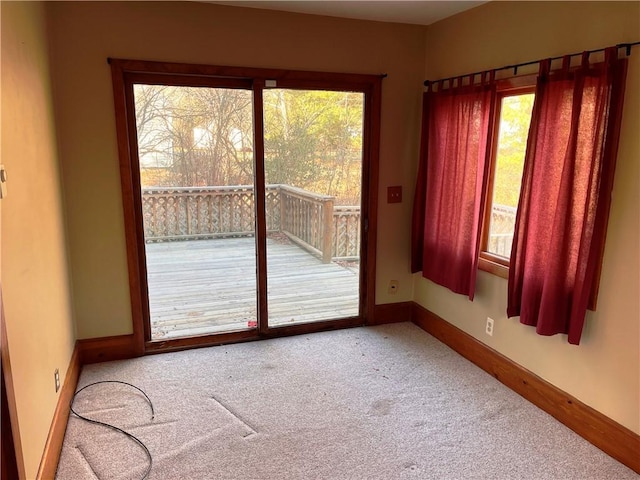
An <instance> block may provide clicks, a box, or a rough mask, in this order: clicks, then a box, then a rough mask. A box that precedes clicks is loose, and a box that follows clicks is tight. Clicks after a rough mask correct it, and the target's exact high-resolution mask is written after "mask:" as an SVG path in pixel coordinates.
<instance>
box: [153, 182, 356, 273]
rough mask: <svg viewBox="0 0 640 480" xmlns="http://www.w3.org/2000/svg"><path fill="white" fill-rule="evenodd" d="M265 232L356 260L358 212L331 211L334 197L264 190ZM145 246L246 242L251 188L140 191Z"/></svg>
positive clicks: (282, 188) (329, 256) (251, 223)
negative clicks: (229, 239) (223, 240)
mask: <svg viewBox="0 0 640 480" xmlns="http://www.w3.org/2000/svg"><path fill="white" fill-rule="evenodd" d="M266 194H267V195H266V202H265V205H266V221H267V231H268V232H269V233H273V232H281V233H284V234H286V235H287V236H288V237H289V238H290V239H291V240H292V241H293V242H295V243H297V244H299V245H300V246H302V247H303V248H305V249H306V250H308V251H310V252H312V253H313V254H315V255H317V256H319V257H320V258H322V260H323V261H324V262H326V263H328V262H331V261H332V260H356V259H357V258H358V256H359V251H360V207H335V206H334V204H333V203H334V197H331V196H328V195H319V194H316V193H313V192H309V191H306V190H303V189H300V188H295V187H291V186H289V185H267V187H266ZM142 212H143V217H144V233H145V241H147V242H161V241H171V240H192V239H198V238H224V237H246V236H252V235H254V234H255V232H254V229H255V211H254V192H253V186H250V185H237V186H229V187H174V188H168V187H152V188H143V189H142Z"/></svg>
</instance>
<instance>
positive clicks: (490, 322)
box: [485, 317, 493, 337]
mask: <svg viewBox="0 0 640 480" xmlns="http://www.w3.org/2000/svg"><path fill="white" fill-rule="evenodd" d="M485 332H487V335H489V336H490V337H493V318H491V317H487V327H486V328H485Z"/></svg>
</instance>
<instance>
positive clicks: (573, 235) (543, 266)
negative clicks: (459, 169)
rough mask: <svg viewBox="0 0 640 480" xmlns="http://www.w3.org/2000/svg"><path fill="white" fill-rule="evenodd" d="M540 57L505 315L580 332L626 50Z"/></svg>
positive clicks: (601, 230) (541, 328) (605, 200)
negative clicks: (575, 58) (553, 66)
mask: <svg viewBox="0 0 640 480" xmlns="http://www.w3.org/2000/svg"><path fill="white" fill-rule="evenodd" d="M617 50H618V49H617V48H615V47H614V48H612V49H607V51H606V52H605V62H604V63H599V64H591V65H590V64H589V55H588V53H585V54H583V56H582V65H581V66H580V67H578V68H577V69H570V68H569V62H570V59H569V57H566V58H565V59H564V61H563V68H562V69H561V70H560V71H556V72H553V73H549V67H550V61H548V60H546V61H543V62H542V63H541V67H540V75H539V77H538V83H537V86H536V98H535V103H534V107H533V116H532V120H531V127H530V131H529V138H528V142H527V153H526V157H525V165H524V174H523V179H522V190H521V194H520V203H519V205H518V213H517V217H516V227H515V234H514V240H513V246H512V251H511V264H510V269H509V282H508V305H507V315H508V316H509V317H513V316H520V321H521V322H522V323H524V324H526V325H532V326H535V327H536V331H537V332H538V333H539V334H541V335H554V334H557V333H566V334H568V341H569V343H572V344H576V345H577V344H578V343H579V342H580V336H581V334H582V329H583V325H584V319H585V314H586V310H587V305H588V302H589V296H590V294H591V291H592V288H593V286H594V279H595V276H596V275H597V271H598V263H599V261H600V256H601V252H602V249H603V246H604V239H605V234H606V227H607V225H606V224H607V217H608V212H609V204H610V198H611V189H612V185H613V173H614V168H615V160H616V153H617V143H618V133H619V125H620V114H621V110H622V100H623V92H624V80H625V76H626V60H619V59H618V58H617Z"/></svg>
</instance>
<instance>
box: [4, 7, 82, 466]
mask: <svg viewBox="0 0 640 480" xmlns="http://www.w3.org/2000/svg"><path fill="white" fill-rule="evenodd" d="M1 8H2V12H1V13H2V52H1V53H2V162H3V163H4V165H5V166H6V168H7V172H8V197H7V198H6V199H4V200H1V201H0V203H1V205H0V208H2V288H3V295H4V308H5V316H6V323H7V340H8V343H9V352H10V355H11V366H12V371H13V384H14V387H15V397H16V404H17V410H18V422H19V428H20V433H21V436H22V442H21V443H22V448H23V452H24V462H25V468H26V474H27V478H35V475H36V472H37V470H38V466H39V464H40V458H41V456H42V451H43V448H44V444H45V441H46V438H47V434H48V433H49V427H50V425H51V419H52V418H53V412H54V410H55V406H56V402H57V400H58V394H56V393H55V388H54V381H53V372H54V370H55V369H56V368H58V369H59V370H60V378H61V380H62V381H63V380H64V378H65V375H66V369H67V367H68V365H69V360H70V358H71V353H72V350H73V345H74V341H75V332H74V327H73V319H72V309H71V300H70V290H69V281H68V273H67V257H66V246H65V232H64V230H65V227H64V218H63V213H62V212H63V205H62V200H61V189H60V179H59V172H58V156H57V152H56V141H55V127H54V122H53V108H52V98H51V89H50V81H49V65H48V58H47V41H46V28H45V16H44V8H43V6H42V5H41V4H38V3H30V2H21V3H9V2H2V6H1Z"/></svg>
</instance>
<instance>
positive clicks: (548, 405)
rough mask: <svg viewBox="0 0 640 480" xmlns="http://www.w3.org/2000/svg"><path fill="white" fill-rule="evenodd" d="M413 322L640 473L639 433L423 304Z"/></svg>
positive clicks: (415, 309) (417, 309) (417, 310)
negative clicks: (499, 351) (464, 330)
mask: <svg viewBox="0 0 640 480" xmlns="http://www.w3.org/2000/svg"><path fill="white" fill-rule="evenodd" d="M412 313H413V316H412V320H413V323H415V324H416V325H418V326H419V327H420V328H422V329H423V330H424V331H425V332H427V333H429V334H430V335H432V336H434V337H435V338H437V339H438V340H440V341H441V342H442V343H444V344H445V345H447V346H449V347H450V348H452V349H453V350H455V351H456V352H458V353H459V354H460V355H462V356H463V357H465V358H466V359H468V360H470V361H471V362H473V363H475V364H476V365H477V366H478V367H480V368H482V369H483V370H484V371H486V372H487V373H489V374H490V375H492V376H494V377H495V378H496V379H497V380H499V381H500V382H502V383H503V384H505V385H506V386H507V387H509V388H510V389H511V390H513V391H514V392H516V393H518V394H520V395H521V396H523V397H524V398H525V399H527V400H529V401H530V402H531V403H533V404H534V405H536V406H537V407H539V408H541V409H542V410H544V411H545V412H547V413H548V414H550V415H551V416H553V417H554V418H555V419H556V420H558V421H559V422H561V423H563V424H564V425H566V426H567V427H569V428H570V429H571V430H573V431H574V432H576V433H577V434H578V435H580V436H581V437H582V438H584V439H585V440H587V441H588V442H590V443H592V444H593V445H595V446H596V447H598V448H599V449H601V450H602V451H603V452H605V453H606V454H608V455H610V456H611V457H613V458H615V459H616V460H618V461H619V462H621V463H623V464H625V465H626V466H627V467H629V468H631V469H632V470H634V471H635V472H636V473H640V435H638V434H636V433H634V432H632V431H631V430H629V429H628V428H626V427H624V426H622V425H620V424H619V423H617V422H615V421H613V420H611V419H610V418H609V417H607V416H605V415H603V414H602V413H600V412H598V411H596V410H594V409H593V408H591V407H589V406H588V405H586V404H584V403H582V402H581V401H580V400H578V399H577V398H575V397H572V396H571V395H569V394H568V393H566V392H564V391H562V390H560V389H559V388H558V387H555V386H554V385H552V384H550V383H549V382H547V381H546V380H543V379H542V378H540V377H538V376H537V375H536V374H534V373H533V372H530V371H529V370H527V369H525V368H524V367H522V366H520V365H518V364H517V363H515V362H513V361H512V360H510V359H509V358H507V357H505V356H504V355H502V354H500V353H498V352H496V351H495V350H493V349H492V348H490V347H488V346H486V345H484V344H483V343H482V342H480V341H478V340H476V339H475V338H474V337H472V336H471V335H469V334H467V333H465V332H463V331H462V330H460V329H459V328H457V327H455V326H453V325H451V324H450V323H448V322H447V321H445V320H443V319H442V318H440V317H439V316H437V315H436V314H434V313H432V312H430V311H429V310H427V309H425V308H424V307H422V306H420V305H418V304H416V303H414V304H413V312H412Z"/></svg>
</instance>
